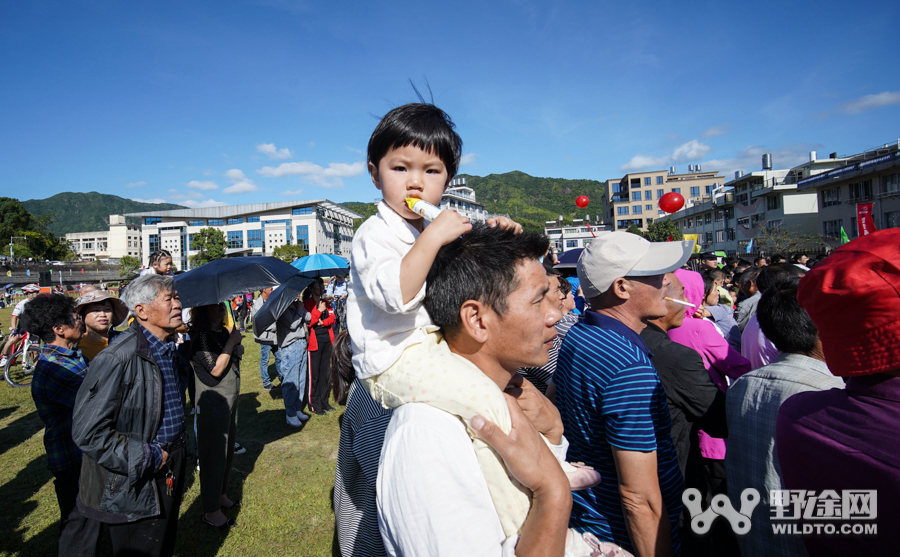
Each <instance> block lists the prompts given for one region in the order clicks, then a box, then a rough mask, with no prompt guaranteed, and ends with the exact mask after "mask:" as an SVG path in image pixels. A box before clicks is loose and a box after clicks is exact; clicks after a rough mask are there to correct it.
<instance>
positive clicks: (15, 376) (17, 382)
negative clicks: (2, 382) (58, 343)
mask: <svg viewBox="0 0 900 557" xmlns="http://www.w3.org/2000/svg"><path fill="white" fill-rule="evenodd" d="M39 356H40V351H38V350H35V349H34V348H33V347H32V348H31V349H30V350H28V351H27V352H25V351H23V350H22V349H19V350H16V352H15V353H14V354H13V355H12V357H11V358H10V359H9V361H8V362H7V363H6V368H5V369H4V370H3V377H4V378H5V379H6V382H7V383H9V384H10V385H11V386H13V387H30V386H31V377H32V376H33V375H34V364H35V363H37V360H38V357H39Z"/></svg>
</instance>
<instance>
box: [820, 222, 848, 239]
mask: <svg viewBox="0 0 900 557" xmlns="http://www.w3.org/2000/svg"><path fill="white" fill-rule="evenodd" d="M843 226H844V219H837V220H826V221H823V222H822V234H824V235H826V236H831V237H832V238H840V237H841V228H842V227H843Z"/></svg>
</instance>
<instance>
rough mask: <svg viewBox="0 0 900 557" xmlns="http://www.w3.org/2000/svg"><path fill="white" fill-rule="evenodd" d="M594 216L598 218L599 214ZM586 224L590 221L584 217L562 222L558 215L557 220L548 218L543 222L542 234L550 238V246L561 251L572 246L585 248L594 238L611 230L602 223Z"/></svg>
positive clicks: (572, 247)
mask: <svg viewBox="0 0 900 557" xmlns="http://www.w3.org/2000/svg"><path fill="white" fill-rule="evenodd" d="M596 218H597V220H599V219H600V217H599V215H598V216H597V217H596ZM588 224H590V223H585V221H584V219H575V220H573V221H572V224H563V221H562V217H560V220H559V221H553V220H549V221H546V222H545V223H544V235H545V236H547V237H548V238H550V246H551V247H553V248H556V250H557V251H558V252H560V253H562V252H565V251H568V250H570V249H574V248H586V247H588V246H589V245H590V244H591V241H592V240H593V239H594V238H596V237H597V236H600V235H601V234H607V233H609V232H610V231H611V230H610V227H608V226H604V225H603V224H599V223H597V224H593V225H590V226H588ZM592 231H593V232H592Z"/></svg>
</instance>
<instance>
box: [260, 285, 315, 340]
mask: <svg viewBox="0 0 900 557" xmlns="http://www.w3.org/2000/svg"><path fill="white" fill-rule="evenodd" d="M313 280H314V279H312V278H309V277H304V276H300V275H297V276H293V277H291V278H289V279H288V280H287V282H285V283H284V284H282V285H281V286H279V287H278V288H276V289H275V290H273V291H272V293H271V294H269V298H268V299H267V300H266V303H264V304H263V306H262V307H261V308H259V311H257V312H256V315H254V316H253V330H254V331H258V332H261V331H265V330H266V329H267V328H268V327H269V325H271V324H272V323H274V322H275V321H276V320H278V318H279V317H281V314H282V313H284V310H286V309H287V308H288V306H289V305H291V302H293V301H294V300H295V299H296V298H297V294H299V293H301V292H303V289H304V288H306V287H307V286H309V285H310V284H312V282H313Z"/></svg>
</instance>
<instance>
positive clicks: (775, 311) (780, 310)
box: [756, 277, 819, 354]
mask: <svg viewBox="0 0 900 557" xmlns="http://www.w3.org/2000/svg"><path fill="white" fill-rule="evenodd" d="M799 284H800V279H799V277H787V278H786V279H785V280H782V281H780V282H778V283H776V284H774V285H772V286H771V287H770V288H769V289H768V290H766V291H764V292H763V295H762V298H760V299H759V307H758V308H757V310H756V314H757V319H759V328H760V329H762V332H763V333H764V334H765V335H766V338H768V339H769V340H771V341H772V343H773V344H774V345H775V348H777V349H778V350H780V351H782V352H789V353H794V354H810V353H812V351H813V350H815V348H816V340H817V339H818V337H819V332H818V330H817V329H816V325H815V324H814V323H813V321H812V319H810V317H809V314H808V313H806V310H805V309H803V308H802V307H800V302H798V301H797V288H798V285H799Z"/></svg>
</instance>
